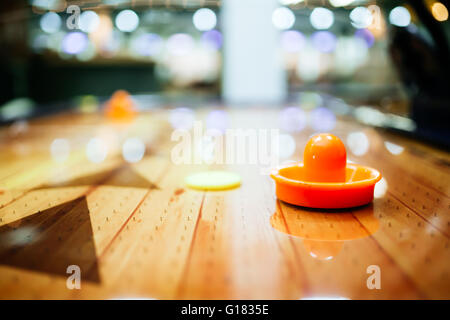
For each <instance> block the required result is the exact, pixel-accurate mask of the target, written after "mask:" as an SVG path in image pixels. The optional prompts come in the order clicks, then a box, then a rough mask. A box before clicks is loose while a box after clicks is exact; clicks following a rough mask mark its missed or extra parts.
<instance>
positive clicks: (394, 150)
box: [384, 141, 405, 156]
mask: <svg viewBox="0 0 450 320" xmlns="http://www.w3.org/2000/svg"><path fill="white" fill-rule="evenodd" d="M384 146H385V147H386V149H387V150H388V151H389V152H390V153H391V154H393V155H396V156H397V155H399V154H401V153H402V152H403V150H404V149H405V148H403V147H402V146H399V145H398V144H395V143H393V142H389V141H385V142H384Z"/></svg>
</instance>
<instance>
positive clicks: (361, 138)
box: [347, 131, 369, 156]
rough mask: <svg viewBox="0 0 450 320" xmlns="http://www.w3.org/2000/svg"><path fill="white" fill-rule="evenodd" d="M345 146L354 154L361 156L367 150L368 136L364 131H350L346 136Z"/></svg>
mask: <svg viewBox="0 0 450 320" xmlns="http://www.w3.org/2000/svg"><path fill="white" fill-rule="evenodd" d="M347 146H348V147H349V149H350V150H351V152H352V153H353V154H354V155H355V156H363V155H365V154H366V153H367V151H369V138H367V136H366V134H365V133H364V132H360V131H359V132H351V133H350V134H349V135H348V136H347Z"/></svg>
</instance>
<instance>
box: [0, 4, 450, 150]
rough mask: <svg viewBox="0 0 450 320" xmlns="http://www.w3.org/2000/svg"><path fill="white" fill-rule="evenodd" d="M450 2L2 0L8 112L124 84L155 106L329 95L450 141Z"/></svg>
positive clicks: (345, 107) (100, 93) (27, 112)
mask: <svg viewBox="0 0 450 320" xmlns="http://www.w3.org/2000/svg"><path fill="white" fill-rule="evenodd" d="M449 8H450V6H449V2H448V0H440V1H435V0H412V1H401V0H392V1H390V0H386V1H374V0H222V1H220V0H145V1H144V0H132V1H127V0H104V1H95V0H83V1H69V0H2V1H1V3H0V10H1V14H0V74H1V77H0V85H1V89H0V105H2V106H1V107H0V121H1V122H4V123H10V122H12V121H17V120H20V119H23V118H27V117H30V116H35V115H40V114H47V113H52V112H55V111H61V110H67V109H71V108H76V107H77V106H79V105H80V104H83V103H84V104H86V101H87V102H89V101H103V100H106V99H107V98H109V97H110V96H111V94H112V93H113V92H114V91H116V90H118V89H124V90H127V91H128V92H130V93H131V94H132V95H133V96H134V97H135V98H136V99H138V100H140V101H144V103H141V104H140V108H144V109H145V108H151V107H153V106H161V105H164V104H169V105H175V106H187V107H199V106H202V105H207V104H212V103H213V104H220V105H222V104H224V105H226V106H236V107H241V108H245V107H248V106H251V105H253V106H254V105H258V106H261V105H264V106H267V107H278V106H280V107H281V106H282V105H284V106H286V105H289V104H299V105H300V106H302V107H306V108H307V107H308V106H310V105H320V104H324V107H327V108H329V109H331V110H332V111H333V112H334V113H338V114H339V113H340V114H351V116H353V117H354V118H355V120H357V121H361V122H363V123H366V124H369V125H374V126H381V127H386V128H390V129H393V130H397V131H401V132H405V133H407V134H411V135H413V136H416V137H420V138H424V139H427V140H428V141H432V142H435V143H437V144H439V145H443V146H445V147H449V146H450V142H449V141H450V138H449V137H450V133H449V132H450V126H449V124H448V123H449V119H450V111H449V109H450V98H449V95H450V93H449V92H450V90H449V89H450V81H449V72H450V68H449V56H450V51H449V45H448V43H449V25H448V9H449ZM330 97H332V99H331V98H330Z"/></svg>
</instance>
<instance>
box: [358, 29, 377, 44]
mask: <svg viewBox="0 0 450 320" xmlns="http://www.w3.org/2000/svg"><path fill="white" fill-rule="evenodd" d="M355 37H356V38H359V39H362V40H364V42H365V43H366V45H367V47H368V48H370V47H372V46H373V44H374V43H375V37H374V35H373V34H372V32H370V30H368V29H358V30H356V32H355Z"/></svg>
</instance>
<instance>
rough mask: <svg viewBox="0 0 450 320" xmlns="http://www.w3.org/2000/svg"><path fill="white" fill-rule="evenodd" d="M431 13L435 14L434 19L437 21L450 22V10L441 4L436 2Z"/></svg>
mask: <svg viewBox="0 0 450 320" xmlns="http://www.w3.org/2000/svg"><path fill="white" fill-rule="evenodd" d="M431 13H432V14H433V17H434V18H435V19H436V20H437V21H441V22H442V21H447V20H448V10H447V7H446V6H445V5H443V4H442V3H441V2H435V3H433V5H432V6H431Z"/></svg>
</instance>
